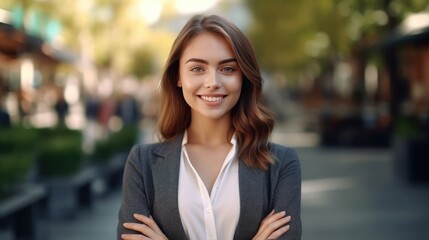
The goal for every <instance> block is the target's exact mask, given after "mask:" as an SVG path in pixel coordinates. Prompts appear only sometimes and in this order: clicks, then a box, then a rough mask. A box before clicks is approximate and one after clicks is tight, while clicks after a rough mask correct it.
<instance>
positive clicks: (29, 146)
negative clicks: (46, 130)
mask: <svg viewBox="0 0 429 240" xmlns="http://www.w3.org/2000/svg"><path fill="white" fill-rule="evenodd" d="M0 132H1V134H0V154H1V153H5V152H11V151H26V152H32V151H34V149H35V148H36V142H37V132H36V131H35V130H34V129H27V128H24V127H20V126H15V127H12V128H3V129H0Z"/></svg>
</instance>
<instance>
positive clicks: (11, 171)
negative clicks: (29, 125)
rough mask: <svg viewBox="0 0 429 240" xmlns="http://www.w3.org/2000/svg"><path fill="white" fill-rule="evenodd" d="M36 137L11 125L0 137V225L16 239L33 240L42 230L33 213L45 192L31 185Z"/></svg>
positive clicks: (30, 132)
mask: <svg viewBox="0 0 429 240" xmlns="http://www.w3.org/2000/svg"><path fill="white" fill-rule="evenodd" d="M35 142H36V134H35V131H34V129H25V128H22V127H17V126H14V127H12V128H9V129H1V134H0V225H1V226H2V229H6V230H9V231H10V232H11V234H12V235H13V236H14V237H15V238H16V239H33V238H34V236H39V235H40V233H41V232H42V231H40V228H42V226H41V224H36V222H39V219H40V218H41V216H39V215H38V214H37V212H39V211H40V210H42V209H43V200H44V199H45V198H46V189H45V188H44V187H43V186H42V185H40V184H35V183H34V182H32V180H33V179H31V177H30V175H31V174H30V173H31V172H32V169H33V168H34V152H35V146H36V145H35Z"/></svg>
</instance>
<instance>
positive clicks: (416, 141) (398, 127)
mask: <svg viewBox="0 0 429 240" xmlns="http://www.w3.org/2000/svg"><path fill="white" fill-rule="evenodd" d="M426 125H427V123H426ZM424 126H425V123H424V122H422V120H421V119H419V118H417V117H416V116H401V117H398V119H397V120H396V122H395V128H394V129H395V136H394V140H393V147H394V152H395V155H394V163H395V169H396V172H398V174H399V175H400V176H401V177H402V178H403V179H405V180H406V181H409V182H412V183H417V182H428V181H429V175H428V174H427V170H428V169H429V160H428V159H429V151H428V148H429V133H428V132H427V126H426V130H425V127H424Z"/></svg>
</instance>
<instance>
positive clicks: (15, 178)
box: [0, 126, 37, 198]
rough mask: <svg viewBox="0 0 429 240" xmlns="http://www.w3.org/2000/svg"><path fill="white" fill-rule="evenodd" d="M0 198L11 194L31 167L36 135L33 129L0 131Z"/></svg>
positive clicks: (13, 128) (16, 128)
mask: <svg viewBox="0 0 429 240" xmlns="http://www.w3.org/2000/svg"><path fill="white" fill-rule="evenodd" d="M0 133H1V134H0V198H1V197H3V196H5V195H7V194H9V193H11V192H12V191H13V188H14V185H15V184H18V183H20V182H21V181H22V180H24V177H25V176H26V175H27V174H28V172H29V171H30V170H31V168H32V167H33V163H34V162H33V154H34V152H35V149H36V142H37V141H36V140H37V133H36V132H35V131H34V129H26V128H23V127H16V126H15V127H12V128H4V129H0Z"/></svg>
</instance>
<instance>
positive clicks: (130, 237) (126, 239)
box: [121, 234, 149, 240]
mask: <svg viewBox="0 0 429 240" xmlns="http://www.w3.org/2000/svg"><path fill="white" fill-rule="evenodd" d="M121 238H122V239H123V240H147V239H149V238H147V237H145V236H143V235H140V234H122V235H121Z"/></svg>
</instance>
